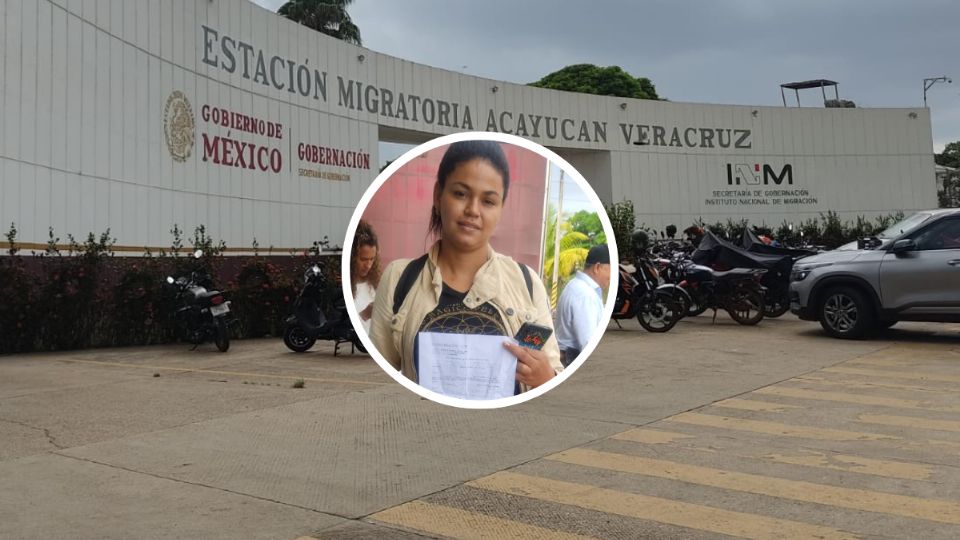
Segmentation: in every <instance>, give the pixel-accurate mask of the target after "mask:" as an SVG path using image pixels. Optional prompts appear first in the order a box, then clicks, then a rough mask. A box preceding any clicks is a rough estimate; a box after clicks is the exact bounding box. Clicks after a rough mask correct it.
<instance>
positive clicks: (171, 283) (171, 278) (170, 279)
mask: <svg viewBox="0 0 960 540" xmlns="http://www.w3.org/2000/svg"><path fill="white" fill-rule="evenodd" d="M167 283H169V284H170V285H173V277H172V276H167Z"/></svg>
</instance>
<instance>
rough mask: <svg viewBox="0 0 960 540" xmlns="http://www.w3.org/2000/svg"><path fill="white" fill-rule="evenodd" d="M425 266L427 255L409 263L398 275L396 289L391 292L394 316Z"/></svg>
mask: <svg viewBox="0 0 960 540" xmlns="http://www.w3.org/2000/svg"><path fill="white" fill-rule="evenodd" d="M425 264H427V254H423V255H421V256H420V257H417V258H416V259H414V260H412V261H410V262H409V263H408V264H407V267H406V268H404V269H403V273H402V274H400V280H399V281H397V288H396V289H394V290H393V314H394V315H396V314H397V313H398V312H399V311H400V306H402V305H403V301H404V300H406V298H407V294H408V293H409V292H410V289H411V288H412V287H413V282H414V281H415V280H416V279H417V278H418V277H420V272H422V271H423V266H424V265H425Z"/></svg>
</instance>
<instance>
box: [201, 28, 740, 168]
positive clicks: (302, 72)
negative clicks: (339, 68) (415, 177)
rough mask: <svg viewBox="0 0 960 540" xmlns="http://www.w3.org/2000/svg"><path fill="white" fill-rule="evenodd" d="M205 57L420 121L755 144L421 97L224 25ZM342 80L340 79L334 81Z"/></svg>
mask: <svg viewBox="0 0 960 540" xmlns="http://www.w3.org/2000/svg"><path fill="white" fill-rule="evenodd" d="M200 39H201V41H202V43H201V47H200V50H201V53H200V54H201V58H200V60H201V61H202V62H203V63H204V64H207V65H208V66H211V67H214V68H217V69H220V70H222V71H224V72H226V73H229V74H231V75H239V76H240V77H242V78H244V79H247V80H251V81H253V82H254V83H257V84H261V85H263V86H265V87H268V88H274V89H276V90H280V91H286V92H289V93H290V94H295V95H300V96H302V97H305V98H310V99H313V100H316V101H318V102H322V103H335V104H336V106H337V107H340V108H342V109H347V110H350V111H360V112H366V113H369V114H375V115H377V116H381V117H384V118H390V119H393V120H403V121H405V122H420V123H423V124H427V125H430V126H437V127H445V128H454V129H459V130H464V131H472V130H475V129H485V130H486V131H497V132H500V133H509V134H513V135H519V136H521V137H527V138H534V139H540V140H542V141H545V142H546V143H547V144H549V142H550V141H566V142H578V143H600V144H607V145H610V144H613V143H614V141H612V140H608V136H610V137H611V138H616V137H617V135H618V134H619V135H620V136H622V141H623V142H622V146H627V145H637V146H651V147H666V148H708V149H716V148H731V149H749V148H753V143H752V141H751V136H752V134H753V133H752V130H750V129H737V128H734V127H713V126H711V127H702V126H663V125H652V124H631V123H626V122H621V123H618V124H617V128H613V129H615V130H617V132H615V133H612V134H611V130H609V129H608V122H606V121H603V120H595V119H589V118H571V117H559V116H544V115H538V114H531V113H524V112H518V111H512V110H501V109H487V110H486V111H481V112H480V113H479V114H478V113H477V111H475V110H473V109H471V108H470V105H469V104H466V103H461V102H458V101H456V100H451V99H441V98H439V97H435V96H419V95H416V94H411V93H405V92H401V91H398V90H396V89H393V88H386V87H381V86H375V85H371V84H367V83H365V82H364V81H360V80H356V79H351V78H349V77H347V78H344V77H343V76H341V75H336V74H334V75H335V76H330V75H329V74H328V73H327V72H326V71H325V70H324V69H323V68H322V66H318V65H317V63H316V62H314V63H313V64H311V62H310V59H309V58H306V59H303V60H302V61H301V60H297V59H290V58H284V57H282V56H279V55H276V54H272V53H270V52H269V51H264V50H263V49H260V48H259V47H257V46H255V45H254V44H250V43H246V42H244V41H242V40H239V39H235V38H233V37H231V36H229V35H227V34H223V33H221V32H220V31H219V30H217V29H216V28H211V27H209V26H206V25H201V26H200ZM334 78H335V79H336V82H334V81H333V79H334Z"/></svg>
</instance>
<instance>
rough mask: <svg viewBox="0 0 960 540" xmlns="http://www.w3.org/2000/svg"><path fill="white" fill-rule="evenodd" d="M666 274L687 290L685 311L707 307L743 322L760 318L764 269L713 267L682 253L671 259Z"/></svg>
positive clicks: (690, 312) (762, 306) (697, 312)
mask: <svg viewBox="0 0 960 540" xmlns="http://www.w3.org/2000/svg"><path fill="white" fill-rule="evenodd" d="M670 266H671V268H670V272H669V275H670V276H671V278H672V279H677V280H679V281H678V283H677V284H678V285H679V286H680V287H682V288H683V289H684V290H685V291H687V293H689V298H690V300H691V301H690V303H689V304H687V305H686V306H684V309H685V311H686V313H687V314H688V315H692V316H693V315H699V314H701V313H703V312H704V311H706V310H707V309H713V310H714V313H716V311H717V310H719V309H723V310H724V311H726V312H727V313H728V314H729V315H730V318H731V319H733V320H734V321H736V322H738V323H740V324H743V325H754V324H757V323H759V322H760V321H761V320H763V316H764V291H765V288H764V287H763V286H762V285H761V284H760V280H761V279H762V278H763V275H764V274H765V273H766V270H765V269H756V268H734V269H733V270H729V271H726V272H719V271H716V270H714V269H712V268H710V267H709V266H702V265H699V264H696V263H694V262H693V261H691V260H689V259H685V258H683V257H675V258H674V259H673V260H672V261H671V262H670Z"/></svg>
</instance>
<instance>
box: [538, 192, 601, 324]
mask: <svg viewBox="0 0 960 540" xmlns="http://www.w3.org/2000/svg"><path fill="white" fill-rule="evenodd" d="M547 215H548V216H550V217H549V219H548V220H547V235H546V236H547V238H546V241H545V244H544V248H545V249H544V262H543V284H544V286H545V287H546V288H547V292H548V294H549V295H550V303H551V306H554V307H555V306H556V302H557V298H558V295H559V291H560V290H562V289H563V287H564V286H565V285H566V284H567V282H568V281H570V279H571V278H572V277H573V275H574V274H575V273H576V272H577V270H579V269H581V268H583V263H584V261H586V260H587V253H588V252H589V251H590V247H591V246H593V245H594V242H593V241H592V240H591V238H590V237H589V236H587V235H586V234H584V233H582V232H579V231H575V230H572V228H571V226H570V223H569V222H567V221H563V222H561V223H560V234H561V236H560V257H559V263H560V265H559V266H558V267H557V278H558V279H557V281H558V282H559V283H557V288H556V291H554V289H553V265H554V264H555V263H554V261H555V259H556V258H555V257H554V244H555V239H556V234H557V227H556V222H557V210H556V208H554V207H553V205H552V204H551V205H550V206H549V207H548V209H547Z"/></svg>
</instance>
